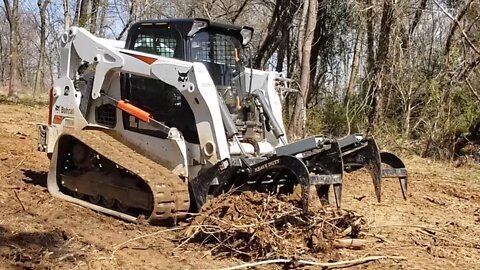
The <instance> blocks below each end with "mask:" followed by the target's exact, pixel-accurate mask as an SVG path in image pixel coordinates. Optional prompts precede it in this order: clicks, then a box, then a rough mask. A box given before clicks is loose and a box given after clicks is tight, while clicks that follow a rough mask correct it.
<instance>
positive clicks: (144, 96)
mask: <svg viewBox="0 0 480 270" xmlns="http://www.w3.org/2000/svg"><path fill="white" fill-rule="evenodd" d="M252 34H253V29H251V28H249V27H243V28H240V27H236V26H232V25H224V24H219V23H214V22H209V21H208V20H203V19H168V20H154V21H142V22H138V23H135V24H133V25H132V26H131V28H130V30H129V32H128V36H127V39H126V41H125V42H120V41H114V40H108V39H102V38H98V37H95V36H94V35H92V34H90V33H89V32H88V31H86V30H85V29H82V28H76V27H72V28H71V29H70V30H69V31H68V32H66V33H64V34H63V35H62V36H61V40H60V46H61V50H60V51H61V53H60V73H59V75H58V78H56V79H55V82H54V86H53V88H52V90H51V95H50V114H49V118H48V124H42V125H39V150H41V151H45V152H46V153H47V155H48V156H49V157H50V159H51V163H50V168H49V172H48V181H47V183H48V190H49V192H50V193H51V194H52V195H53V196H56V197H59V198H62V199H65V200H67V201H70V202H73V203H76V204H79V205H82V206H85V207H88V208H91V209H94V210H96V211H100V212H103V213H106V214H109V215H113V216H116V217H118V218H122V219H125V220H128V221H135V220H136V219H137V218H139V217H140V216H143V217H144V218H145V219H146V220H147V221H148V222H150V223H158V222H176V221H177V220H179V219H183V218H185V217H186V216H187V214H188V213H189V212H193V211H198V210H199V209H200V208H201V206H202V205H203V204H204V203H205V201H206V200H207V198H208V197H210V196H218V195H219V194H222V193H225V192H232V190H233V191H234V192H242V191H244V190H257V191H261V192H268V193H270V194H290V193H292V192H293V191H294V189H295V187H296V186H300V187H301V190H302V194H301V195H302V206H303V209H304V210H305V211H307V210H308V199H309V194H308V193H309V190H310V186H316V187H317V191H318V194H319V196H320V197H321V198H322V199H323V201H326V200H328V188H329V186H330V185H333V187H334V191H335V199H336V202H337V205H339V203H340V198H341V185H342V176H343V171H344V164H343V163H344V157H343V158H342V149H341V148H345V147H350V146H351V147H358V145H357V144H356V143H355V142H343V143H342V144H339V142H338V141H337V140H335V139H332V138H328V137H324V136H315V137H310V138H306V139H303V140H301V141H297V142H294V143H288V141H287V139H286V137H285V134H284V130H285V128H284V125H283V119H282V108H281V102H280V96H279V94H278V92H277V88H276V87H275V85H276V81H277V80H278V79H279V76H277V74H275V73H270V72H264V71H260V70H253V69H250V68H246V67H245V66H244V62H245V61H244V58H245V55H246V54H245V52H244V50H245V46H247V45H248V43H249V41H250V40H251V37H252ZM375 158H377V156H375ZM378 160H379V159H378ZM378 160H377V161H378ZM358 166H360V167H361V166H363V163H362V164H359V165H358Z"/></svg>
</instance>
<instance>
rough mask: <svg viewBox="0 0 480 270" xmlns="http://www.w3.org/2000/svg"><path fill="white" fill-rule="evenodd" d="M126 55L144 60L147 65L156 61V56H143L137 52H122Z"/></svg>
mask: <svg viewBox="0 0 480 270" xmlns="http://www.w3.org/2000/svg"><path fill="white" fill-rule="evenodd" d="M122 53H124V54H126V55H130V56H131V57H135V58H137V59H138V60H140V61H142V62H145V63H147V64H149V65H151V64H153V63H154V62H155V61H157V58H153V57H148V56H143V55H138V54H133V53H127V52H122Z"/></svg>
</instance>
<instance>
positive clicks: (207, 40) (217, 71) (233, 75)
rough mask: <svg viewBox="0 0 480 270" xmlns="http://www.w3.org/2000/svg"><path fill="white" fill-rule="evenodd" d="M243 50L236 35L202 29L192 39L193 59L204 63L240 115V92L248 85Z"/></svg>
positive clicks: (231, 111)
mask: <svg viewBox="0 0 480 270" xmlns="http://www.w3.org/2000/svg"><path fill="white" fill-rule="evenodd" d="M242 50H243V48H242V44H241V42H240V40H239V39H238V38H236V37H235V36H230V35H225V34H222V33H215V32H211V31H210V32H208V31H203V32H198V33H197V34H195V36H193V38H192V58H193V61H195V62H202V63H204V65H205V66H206V68H207V70H208V72H209V73H210V76H211V77H212V79H213V82H214V84H215V86H216V87H217V90H218V91H219V93H220V95H221V96H222V97H223V99H224V100H225V103H226V104H227V107H228V108H229V110H230V113H232V114H237V113H238V111H239V110H240V108H241V100H242V98H243V97H242V96H241V93H242V88H243V87H245V86H244V84H245V83H244V82H245V76H244V70H243V65H242V61H241V57H240V56H241V55H242V52H243V51H242Z"/></svg>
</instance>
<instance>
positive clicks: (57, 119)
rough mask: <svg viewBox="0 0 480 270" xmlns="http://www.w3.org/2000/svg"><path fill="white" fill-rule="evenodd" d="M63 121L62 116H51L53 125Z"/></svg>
mask: <svg viewBox="0 0 480 270" xmlns="http://www.w3.org/2000/svg"><path fill="white" fill-rule="evenodd" d="M62 120H63V116H60V115H54V116H53V123H54V124H61V123H62Z"/></svg>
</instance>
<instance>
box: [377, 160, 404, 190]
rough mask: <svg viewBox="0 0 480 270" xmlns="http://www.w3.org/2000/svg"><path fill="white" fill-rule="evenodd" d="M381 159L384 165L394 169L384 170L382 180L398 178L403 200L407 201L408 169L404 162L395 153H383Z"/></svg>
mask: <svg viewBox="0 0 480 270" xmlns="http://www.w3.org/2000/svg"><path fill="white" fill-rule="evenodd" d="M380 158H381V161H382V163H384V164H387V165H389V166H390V167H392V168H391V169H384V170H382V178H398V179H399V182H400V188H401V190H402V196H403V199H405V200H406V199H407V194H408V193H407V187H408V175H407V169H406V168H405V164H404V163H403V161H402V160H401V159H400V158H399V157H397V156H396V155H395V154H393V153H389V152H381V153H380Z"/></svg>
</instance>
